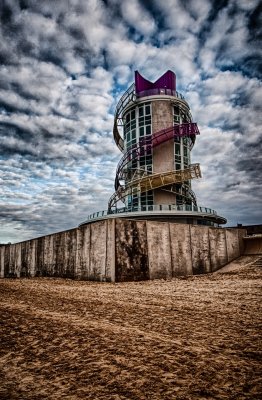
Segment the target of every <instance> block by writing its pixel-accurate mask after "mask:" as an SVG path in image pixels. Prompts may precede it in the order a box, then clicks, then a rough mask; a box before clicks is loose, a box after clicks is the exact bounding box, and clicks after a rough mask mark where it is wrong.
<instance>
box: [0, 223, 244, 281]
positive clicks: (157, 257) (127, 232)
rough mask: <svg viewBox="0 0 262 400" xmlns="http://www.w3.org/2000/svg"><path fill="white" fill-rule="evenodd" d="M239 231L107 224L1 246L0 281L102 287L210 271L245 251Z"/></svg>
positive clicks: (192, 226)
mask: <svg viewBox="0 0 262 400" xmlns="http://www.w3.org/2000/svg"><path fill="white" fill-rule="evenodd" d="M244 234H245V230H243V229H236V228H232V229H226V228H212V227H206V226H196V225H186V224H176V223H168V222H157V221H136V220H127V219H119V218H116V219H107V220H103V221H98V222H93V223H91V224H88V225H85V226H81V227H79V228H75V229H71V230H68V231H64V232H59V233H55V234H52V235H47V236H43V237H40V238H37V239H33V240H28V241H25V242H21V243H16V244H11V245H4V246H1V247H0V277H1V278H5V277H10V278H11V277H18V278H19V277H35V276H43V277H62V278H73V279H84V280H94V281H104V282H105V281H107V282H124V281H134V280H135V281H138V280H148V279H161V278H163V279H169V278H172V277H174V276H179V275H193V274H203V273H208V272H212V271H215V270H217V269H219V268H221V267H222V266H224V265H225V264H227V263H228V262H230V261H232V260H233V259H235V258H237V257H239V256H240V255H241V254H243V252H244V244H243V236H244Z"/></svg>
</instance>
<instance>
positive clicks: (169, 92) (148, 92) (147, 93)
mask: <svg viewBox="0 0 262 400" xmlns="http://www.w3.org/2000/svg"><path fill="white" fill-rule="evenodd" d="M159 94H160V95H165V96H173V97H177V98H178V99H180V100H183V101H186V99H185V98H184V96H183V95H182V94H181V93H179V92H177V91H176V90H171V89H165V88H163V89H159V88H156V89H148V90H143V91H142V92H139V93H137V97H138V98H139V97H146V96H157V95H159Z"/></svg>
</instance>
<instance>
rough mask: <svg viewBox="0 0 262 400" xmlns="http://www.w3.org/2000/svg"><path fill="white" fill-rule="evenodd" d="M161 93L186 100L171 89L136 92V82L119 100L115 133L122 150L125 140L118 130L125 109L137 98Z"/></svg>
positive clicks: (117, 143) (116, 141)
mask: <svg viewBox="0 0 262 400" xmlns="http://www.w3.org/2000/svg"><path fill="white" fill-rule="evenodd" d="M159 94H160V95H165V96H173V97H176V98H178V99H180V100H183V101H185V102H186V100H185V98H184V96H183V95H182V94H181V93H179V92H177V91H176V90H171V89H149V90H144V91H143V92H140V93H139V94H136V90H135V84H134V83H133V84H132V85H131V86H130V87H129V88H128V89H127V91H126V92H125V93H124V94H123V96H122V97H121V98H120V100H119V101H118V103H117V106H116V111H115V118H114V128H113V135H114V140H115V143H116V145H117V146H118V148H119V149H120V150H121V151H122V152H123V151H124V140H123V138H122V136H121V134H120V132H119V130H118V127H119V126H122V125H123V122H122V113H123V111H124V109H125V108H126V107H127V105H128V104H129V103H134V102H135V101H136V99H137V98H140V97H145V96H155V95H159Z"/></svg>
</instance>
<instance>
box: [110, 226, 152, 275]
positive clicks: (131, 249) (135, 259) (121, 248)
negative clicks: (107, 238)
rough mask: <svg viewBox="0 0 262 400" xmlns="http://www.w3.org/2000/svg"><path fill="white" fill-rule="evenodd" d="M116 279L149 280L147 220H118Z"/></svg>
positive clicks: (116, 232)
mask: <svg viewBox="0 0 262 400" xmlns="http://www.w3.org/2000/svg"><path fill="white" fill-rule="evenodd" d="M115 234H116V242H115V243H116V259H115V260H116V264H115V266H116V281H117V282H124V281H141V280H148V279H149V278H150V277H149V266H148V250H147V249H148V243H147V230H146V222H145V221H134V220H123V219H122V220H121V219H117V220H116V230H115Z"/></svg>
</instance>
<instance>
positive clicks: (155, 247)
mask: <svg viewBox="0 0 262 400" xmlns="http://www.w3.org/2000/svg"><path fill="white" fill-rule="evenodd" d="M147 240H148V261H149V276H150V279H160V278H171V277H172V275H173V274H172V262H171V246H170V233H169V224H168V222H155V221H147Z"/></svg>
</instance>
